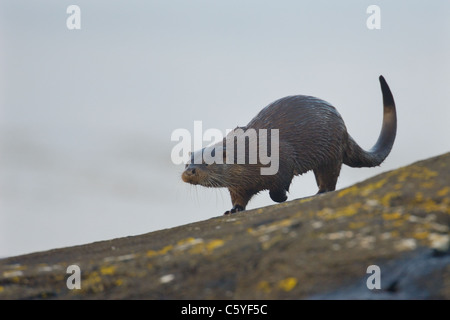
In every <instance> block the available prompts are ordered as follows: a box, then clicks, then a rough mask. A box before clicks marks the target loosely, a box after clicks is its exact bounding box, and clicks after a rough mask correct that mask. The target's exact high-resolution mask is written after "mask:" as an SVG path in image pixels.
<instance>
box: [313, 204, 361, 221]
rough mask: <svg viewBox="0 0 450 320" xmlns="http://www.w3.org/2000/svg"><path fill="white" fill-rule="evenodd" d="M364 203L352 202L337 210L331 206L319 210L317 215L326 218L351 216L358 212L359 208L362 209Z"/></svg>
mask: <svg viewBox="0 0 450 320" xmlns="http://www.w3.org/2000/svg"><path fill="white" fill-rule="evenodd" d="M361 207H362V204H361V203H359V202H357V203H353V204H350V205H348V206H346V207H343V208H337V209H335V210H333V209H330V208H324V209H322V210H320V211H319V212H317V215H318V216H319V217H321V218H323V219H325V220H330V219H337V218H340V217H349V216H353V215H355V214H357V213H358V212H359V209H361Z"/></svg>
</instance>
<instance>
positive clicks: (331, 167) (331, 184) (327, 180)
mask: <svg viewBox="0 0 450 320" xmlns="http://www.w3.org/2000/svg"><path fill="white" fill-rule="evenodd" d="M341 166H342V163H341V162H339V163H334V164H328V165H325V166H321V167H318V168H316V169H314V175H315V176H316V182H317V186H318V187H319V192H317V193H324V192H329V191H334V190H335V189H336V183H337V179H338V177H339V173H340V172H341Z"/></svg>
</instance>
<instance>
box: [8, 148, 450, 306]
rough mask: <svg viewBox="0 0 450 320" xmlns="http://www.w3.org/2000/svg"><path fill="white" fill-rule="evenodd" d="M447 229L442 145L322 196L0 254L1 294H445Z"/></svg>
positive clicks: (449, 161) (447, 173)
mask: <svg viewBox="0 0 450 320" xmlns="http://www.w3.org/2000/svg"><path fill="white" fill-rule="evenodd" d="M449 230H450V153H447V154H444V155H441V156H438V157H434V158H431V159H428V160H425V161H421V162H417V163H414V164H412V165H410V166H407V167H404V168H400V169H398V170H394V171H391V172H387V173H384V174H381V175H378V176H376V177H374V178H371V179H369V180H366V181H364V182H362V183H359V184H356V185H354V186H352V187H349V188H347V189H343V190H338V191H335V192H331V193H328V194H324V195H320V196H315V197H310V198H304V199H298V200H293V201H289V202H286V203H283V204H278V205H273V206H269V207H265V208H260V209H256V210H251V211H247V212H243V213H238V214H234V215H231V216H220V217H216V218H212V219H209V220H206V221H200V222H197V223H193V224H189V225H184V226H180V227H176V228H172V229H166V230H161V231H156V232H152V233H148V234H144V235H140V236H135V237H126V238H120V239H113V240H109V241H102V242H96V243H92V244H87V245H81V246H76V247H70V248H64V249H57V250H50V251H46V252H38V253H34V254H29V255H23V256H17V257H11V258H7V259H3V260H0V299H135V298H137V299H141V298H144V299H308V298H310V299H450V253H449V243H450V236H449ZM70 265H76V266H78V267H79V268H80V270H81V275H80V282H79V283H80V289H73V290H70V289H69V288H68V287H67V282H68V280H69V283H75V282H74V281H75V280H73V279H74V276H75V275H76V274H72V273H67V268H68V266H70ZM369 266H377V267H378V268H379V269H378V271H376V270H375V271H374V269H373V268H374V267H370V268H369ZM368 268H369V270H368ZM375 268H376V267H375ZM69 277H70V278H69ZM378 280H379V281H378ZM368 282H369V287H370V284H373V285H375V284H379V285H380V289H376V288H375V289H369V288H368V285H367V283H368Z"/></svg>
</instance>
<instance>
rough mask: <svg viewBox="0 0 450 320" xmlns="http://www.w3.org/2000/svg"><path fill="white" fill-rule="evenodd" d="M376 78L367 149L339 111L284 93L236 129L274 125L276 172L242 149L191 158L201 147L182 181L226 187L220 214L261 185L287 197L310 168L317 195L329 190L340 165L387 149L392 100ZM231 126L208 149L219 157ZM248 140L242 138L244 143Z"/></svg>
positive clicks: (374, 160)
mask: <svg viewBox="0 0 450 320" xmlns="http://www.w3.org/2000/svg"><path fill="white" fill-rule="evenodd" d="M379 81H380V86H381V92H382V95H383V124H382V128H381V132H380V135H379V137H378V140H377V141H376V143H375V145H374V146H373V147H372V148H371V149H370V150H369V151H365V150H363V149H362V148H361V147H360V146H359V145H358V144H357V143H356V142H355V140H353V138H352V137H351V136H350V135H349V134H348V133H347V129H346V126H345V124H344V121H343V119H342V117H341V115H340V114H339V112H338V111H337V110H336V109H335V108H334V107H333V106H332V105H331V104H330V103H328V102H326V101H324V100H321V99H318V98H315V97H311V96H304V95H296V96H288V97H284V98H281V99H279V100H277V101H275V102H272V103H271V104H269V105H268V106H266V107H265V108H264V109H262V110H261V111H260V112H259V113H258V114H257V115H256V116H255V117H254V118H253V119H252V120H251V121H250V122H249V123H248V124H247V126H245V127H241V128H239V127H238V128H236V129H241V130H242V131H241V132H244V134H245V132H247V131H248V130H249V129H255V130H259V129H278V138H279V141H278V145H277V146H278V155H279V168H278V171H277V172H276V173H275V174H272V175H262V174H261V171H260V169H261V167H264V164H262V163H261V161H258V162H257V163H254V164H250V163H249V162H248V159H249V155H248V149H247V148H246V149H245V150H246V155H245V159H246V162H244V163H239V162H236V156H234V158H233V159H232V161H231V163H230V161H224V162H225V163H219V162H217V163H212V164H209V163H206V162H205V161H200V163H198V162H199V161H194V156H195V154H197V155H198V153H200V155H202V154H203V153H204V152H205V148H203V149H202V150H199V151H197V152H196V153H194V154H192V155H191V160H190V161H189V162H188V163H187V164H186V168H185V170H184V172H183V173H182V180H183V181H184V182H187V183H190V184H198V185H202V186H205V187H216V188H228V190H229V192H230V195H231V202H232V205H233V207H232V208H231V209H230V210H229V211H226V212H225V214H230V213H235V212H238V211H244V210H245V208H246V206H247V204H248V202H249V201H250V199H251V198H252V197H253V196H254V195H255V194H257V193H259V192H260V191H263V190H269V195H270V197H271V199H272V200H273V201H275V202H284V201H286V199H287V196H286V192H288V191H289V186H290V184H291V181H292V179H293V177H294V176H296V175H301V174H303V173H306V172H307V171H310V170H313V172H314V175H315V178H316V182H317V186H318V188H319V191H318V192H317V194H321V193H324V192H329V191H334V190H335V188H336V183H337V180H338V177H339V173H340V170H341V166H342V164H345V165H347V166H350V167H356V168H358V167H375V166H379V165H380V164H381V163H382V162H383V161H384V159H386V157H387V156H388V155H389V153H390V151H391V149H392V146H393V144H394V140H395V136H396V132H397V115H396V108H395V102H394V98H393V96H392V93H391V90H390V88H389V86H388V84H387V83H386V80H385V79H384V77H383V76H380V77H379ZM236 129H235V130H234V131H236ZM234 131H232V132H230V133H229V134H228V135H227V137H225V138H224V140H223V141H221V144H218V145H217V146H216V148H215V149H213V155H214V152H215V151H217V150H219V151H222V152H223V157H224V159H225V158H226V157H227V153H230V150H228V151H227V147H226V146H225V145H226V144H224V143H225V142H226V141H227V139H228V140H229V139H230V136H231V135H232V134H233V132H234ZM231 138H232V139H234V138H233V137H232V136H231ZM247 138H248V137H247ZM258 139H259V138H258ZM248 143H249V141H248V139H247V140H246V147H247V146H248V145H247V144H248ZM267 144H268V148H267V149H268V150H269V153H271V152H272V151H275V150H271V149H270V146H269V145H270V139H268V141H267ZM233 151H236V149H235V150H233ZM233 154H234V155H236V152H233ZM226 159H228V158H226ZM233 160H234V161H233Z"/></svg>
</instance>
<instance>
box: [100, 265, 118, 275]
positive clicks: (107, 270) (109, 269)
mask: <svg viewBox="0 0 450 320" xmlns="http://www.w3.org/2000/svg"><path fill="white" fill-rule="evenodd" d="M115 271H116V267H115V266H103V267H101V268H100V273H101V274H102V275H104V276H105V275H113V274H114V272H115Z"/></svg>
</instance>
